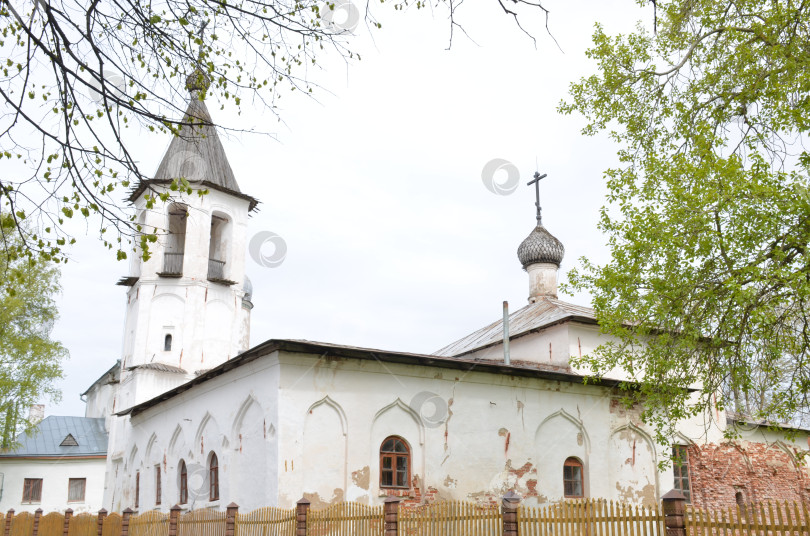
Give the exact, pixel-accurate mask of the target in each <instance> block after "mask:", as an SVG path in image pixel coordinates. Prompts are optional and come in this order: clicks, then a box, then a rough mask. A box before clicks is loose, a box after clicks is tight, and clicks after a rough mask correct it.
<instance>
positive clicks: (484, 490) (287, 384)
mask: <svg viewBox="0 0 810 536" xmlns="http://www.w3.org/2000/svg"><path fill="white" fill-rule="evenodd" d="M280 359H281V362H282V376H281V384H280V387H281V398H280V402H279V403H280V407H279V415H280V428H279V443H280V447H279V448H280V451H279V453H280V457H281V460H280V466H281V467H282V471H283V472H282V473H281V475H280V478H279V489H280V494H279V504H280V505H281V506H291V505H292V504H294V503H295V502H296V501H297V500H298V499H299V498H301V496H302V495H303V496H305V497H307V498H308V499H309V500H310V501H311V502H312V504H313V507H315V506H323V505H325V504H328V503H332V502H336V501H338V500H343V499H344V498H345V499H346V500H357V501H361V502H374V503H378V502H380V501H381V500H382V499H383V498H384V497H385V496H387V495H388V493H389V492H390V490H388V489H384V488H381V487H380V484H379V448H380V445H381V443H382V441H383V440H384V439H385V438H386V437H389V436H392V435H395V436H399V437H402V438H403V439H404V440H405V441H406V442H407V443H408V444H409V445H410V447H411V453H412V454H411V466H412V481H413V482H414V483H415V486H416V487H418V488H419V496H416V495H415V494H414V490H411V491H405V492H403V494H404V496H406V497H407V498H411V499H418V498H420V497H422V498H425V497H430V498H432V499H437V498H447V499H466V500H485V501H486V500H498V497H500V496H501V495H502V494H503V493H505V492H506V491H508V490H509V489H515V490H516V491H517V492H518V493H520V494H521V495H523V496H524V497H526V498H527V500H528V501H529V502H530V503H532V502H534V503H545V502H554V501H559V500H561V499H562V498H563V491H562V474H563V468H562V467H563V465H562V464H563V463H564V461H565V459H566V458H568V457H576V458H578V459H580V460H581V461H582V462H583V465H584V466H585V475H586V476H585V491H586V494H587V496H594V497H600V496H612V495H613V494H612V492H611V490H612V488H613V487H614V484H615V482H613V481H611V479H610V476H609V475H608V473H607V471H606V470H605V468H606V467H607V464H608V463H609V460H608V454H607V451H608V449H609V448H610V449H613V450H614V451H615V452H616V454H617V455H619V456H621V459H626V458H628V457H631V458H632V456H633V451H632V449H633V438H626V437H625V436H624V435H619V436H614V434H613V430H614V429H618V428H619V427H621V426H626V425H627V423H628V417H627V416H626V415H625V414H622V413H621V412H617V411H615V404H614V403H612V401H611V397H610V393H609V391H608V390H607V389H604V388H599V387H590V386H582V385H574V384H567V383H560V382H551V381H547V380H542V379H533V378H517V377H510V376H500V375H492V374H486V373H482V372H477V371H472V372H464V371H457V370H449V369H439V368H433V367H421V366H414V365H400V364H391V363H385V364H382V363H377V362H373V361H358V360H352V359H332V358H329V359H327V358H322V359H319V358H318V357H317V356H303V355H300V354H287V353H282V354H281V358H280ZM426 395H427V398H426ZM437 406H438V413H437V411H436V409H435V408H436V407H437ZM327 408H329V409H327ZM331 408H335V409H331ZM310 411H313V413H312V414H310V413H309V412H310ZM318 411H322V412H323V413H322V417H318V418H319V419H322V421H320V420H319V421H316V420H310V419H315V417H314V416H315V414H316V413H317V412H318ZM340 415H345V416H346V424H345V427H346V438H345V441H346V445H347V447H346V449H345V452H346V455H345V460H346V461H345V466H346V471H345V473H344V472H343V471H342V468H341V465H342V463H341V461H342V458H343V455H342V454H341V453H342V452H344V450H343V446H342V445H343V438H341V434H340V430H341V428H340V426H339V425H340V424H341V419H340V418H339V416H340ZM315 422H323V428H322V429H323V430H324V432H323V434H322V435H320V439H321V441H320V442H318V441H317V440H315V439H310V438H311V437H312V436H313V435H315V434H316V433H317V430H318V428H317V427H316V426H310V424H309V423H315ZM302 430H303V432H302ZM636 449H637V450H638V449H639V447H638V446H636ZM312 456H315V457H316V458H317V457H318V456H321V458H320V459H316V460H315V461H314V462H313V461H312V460H311V457H312ZM324 456H325V457H324ZM637 459H638V464H637V465H638V466H639V467H640V466H641V465H642V464H643V463H647V464H648V466H649V467H648V473H643V475H642V476H646V475H647V474H652V475H656V474H657V470H656V469H655V466H654V464H652V462H651V460H650V459H648V458H643V456H642V455H641V453H638V454H637ZM325 460H329V466H330V467H331V470H326V469H323V468H321V465H324V462H325ZM318 475H320V478H318ZM623 476H624V475H623V474H622V477H623ZM629 477H632V478H634V479H637V475H636V474H635V473H633V474H631V475H629ZM629 477H628V478H629ZM315 478H317V481H313V479H315ZM344 481H348V483H347V485H345V487H343V484H342V482H344ZM653 481H655V478H653ZM624 484H625V483H624V482H622V485H624ZM670 488H671V483H669V484H668V485H661V486H659V487H657V488H656V489H655V490H654V495H655V497H658V496H660V494H661V493H663V492H666V491H668V490H669V489H670ZM343 490H345V493H341V491H343ZM642 498H643V497H642Z"/></svg>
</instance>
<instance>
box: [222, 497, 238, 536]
mask: <svg viewBox="0 0 810 536" xmlns="http://www.w3.org/2000/svg"><path fill="white" fill-rule="evenodd" d="M225 508H226V509H225V536H234V534H236V516H237V515H238V514H239V506H238V505H237V504H236V503H234V502H232V503H231V504H229V505H228V506H226V507H225Z"/></svg>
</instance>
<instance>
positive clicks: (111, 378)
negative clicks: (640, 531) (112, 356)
mask: <svg viewBox="0 0 810 536" xmlns="http://www.w3.org/2000/svg"><path fill="white" fill-rule="evenodd" d="M120 371H121V360H120V359H119V360H118V361H116V362H115V365H113V366H111V367H110V368H109V369H108V370H107V372H105V373H104V374H102V375H101V376H99V377H98V379H97V380H96V381H94V382H93V384H92V385H91V386H90V387H88V388H87V389H86V390H85V391H84V392H83V393H82V394H81V395H80V396H82V397H83V396H85V395H86V394H87V393H89V392H90V391H92V390H93V388H94V387H95V386H97V385H104V384H108V383H118V376H119V373H120Z"/></svg>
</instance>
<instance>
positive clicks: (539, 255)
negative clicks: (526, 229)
mask: <svg viewBox="0 0 810 536" xmlns="http://www.w3.org/2000/svg"><path fill="white" fill-rule="evenodd" d="M517 255H518V259H519V260H520V263H521V264H522V265H523V269H524V270H525V269H526V268H527V267H528V266H530V265H532V264H538V263H550V264H556V265H557V266H559V265H560V263H561V262H562V259H563V255H565V247H563V245H562V242H560V241H559V240H557V238H556V237H555V236H554V235H552V234H551V233H549V232H548V231H547V230H546V228H545V227H543V226H542V225H540V224H538V225H537V227H535V228H534V230H533V231H532V232H531V234H529V236H527V237H526V240H524V241H523V242H522V243H521V244H520V247H518V250H517Z"/></svg>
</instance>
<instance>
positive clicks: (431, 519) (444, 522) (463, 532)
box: [397, 501, 503, 536]
mask: <svg viewBox="0 0 810 536" xmlns="http://www.w3.org/2000/svg"><path fill="white" fill-rule="evenodd" d="M397 529H398V534H399V536H456V535H458V536H479V535H480V536H501V535H502V534H503V517H502V513H501V510H500V507H499V506H497V505H480V504H476V503H471V502H465V501H441V502H437V503H433V504H427V505H424V506H400V507H399V511H398V515H397Z"/></svg>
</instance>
